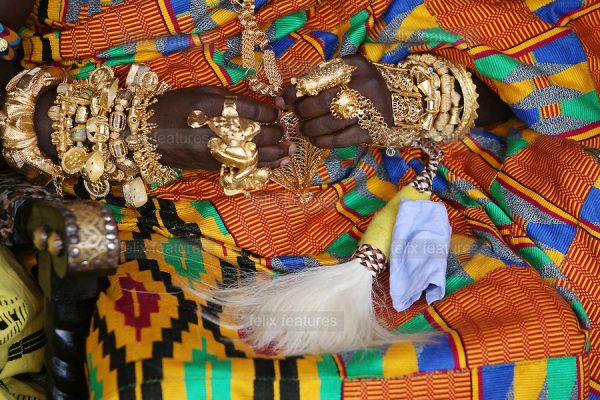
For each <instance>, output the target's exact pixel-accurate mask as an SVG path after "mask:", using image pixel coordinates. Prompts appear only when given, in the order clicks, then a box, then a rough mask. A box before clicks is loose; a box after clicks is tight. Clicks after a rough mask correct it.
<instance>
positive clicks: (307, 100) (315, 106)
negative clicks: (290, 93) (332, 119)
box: [294, 88, 340, 119]
mask: <svg viewBox="0 0 600 400" xmlns="http://www.w3.org/2000/svg"><path fill="white" fill-rule="evenodd" d="M339 91H340V89H339V88H333V89H328V90H325V91H323V92H321V93H319V94H318V95H316V96H307V97H303V98H301V99H300V100H298V102H297V103H296V105H295V107H294V110H295V111H296V114H297V115H298V116H299V117H300V118H301V119H312V118H316V117H319V116H321V115H325V114H329V107H330V105H331V101H332V100H333V98H334V97H335V96H336V94H337V93H338V92H339Z"/></svg>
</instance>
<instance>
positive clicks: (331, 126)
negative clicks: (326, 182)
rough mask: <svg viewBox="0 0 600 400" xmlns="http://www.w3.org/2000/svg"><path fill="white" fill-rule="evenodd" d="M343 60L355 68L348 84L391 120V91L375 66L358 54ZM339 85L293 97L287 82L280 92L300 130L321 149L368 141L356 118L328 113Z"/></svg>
mask: <svg viewBox="0 0 600 400" xmlns="http://www.w3.org/2000/svg"><path fill="white" fill-rule="evenodd" d="M343 59H344V61H345V62H346V63H348V64H350V65H353V66H355V67H357V69H356V70H355V71H354V72H353V74H352V80H351V81H350V84H349V85H348V86H349V87H350V88H351V89H355V90H358V91H359V92H360V93H361V94H362V95H363V96H365V97H367V98H369V99H371V101H372V102H373V104H374V105H375V107H376V108H377V110H378V111H379V112H380V113H381V115H383V117H384V119H385V121H386V122H387V123H388V124H390V125H391V124H392V123H393V114H392V101H391V95H390V92H389V90H388V88H387V86H386V84H385V81H384V80H383V78H382V77H381V74H380V73H379V71H377V68H375V66H374V65H373V64H371V62H369V61H368V60H367V59H366V58H365V57H363V56H361V55H358V54H356V55H351V56H346V57H343ZM339 91H340V89H339V88H333V89H328V90H325V91H323V92H321V93H319V94H318V95H316V96H305V97H301V98H297V97H296V86H295V85H290V86H288V87H287V88H286V90H285V91H284V94H283V99H284V101H285V103H286V106H288V107H290V106H291V107H292V108H293V110H294V112H295V113H296V115H298V117H299V118H300V119H301V120H302V122H301V123H300V127H299V128H300V132H301V133H302V134H303V135H304V136H306V137H307V138H308V139H309V140H310V142H311V143H312V144H314V145H315V146H317V147H320V148H326V149H331V148H340V147H347V146H352V145H357V144H365V143H369V142H370V141H371V139H370V137H369V133H368V132H367V131H366V130H364V129H362V128H361V127H360V126H358V120H357V119H356V118H353V119H348V120H342V119H337V118H335V117H333V116H332V115H331V112H330V111H329V106H330V104H331V101H332V100H333V98H334V97H335V95H336V94H337V93H338V92H339Z"/></svg>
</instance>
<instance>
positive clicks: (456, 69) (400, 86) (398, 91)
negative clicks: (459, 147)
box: [375, 54, 478, 143]
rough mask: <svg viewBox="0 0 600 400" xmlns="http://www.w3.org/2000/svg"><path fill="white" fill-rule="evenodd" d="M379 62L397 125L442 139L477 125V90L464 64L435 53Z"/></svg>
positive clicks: (461, 133)
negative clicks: (398, 60) (394, 62)
mask: <svg viewBox="0 0 600 400" xmlns="http://www.w3.org/2000/svg"><path fill="white" fill-rule="evenodd" d="M375 66H376V67H377V68H378V70H379V72H380V73H381V75H382V77H383V78H384V80H385V82H386V85H387V87H388V89H389V90H390V92H391V96H392V109H393V112H394V125H395V126H396V127H400V128H403V129H410V130H418V131H421V132H422V133H421V134H420V137H421V138H423V139H431V140H433V141H434V142H437V143H440V142H448V141H451V140H454V139H457V138H459V137H460V136H462V135H464V134H466V133H467V132H468V130H469V128H471V127H472V126H473V123H474V121H475V119H476V118H477V107H478V103H477V92H476V87H475V85H474V83H473V79H472V78H471V74H470V73H469V72H468V71H467V69H466V68H465V67H464V66H462V65H459V64H455V63H453V62H451V61H449V60H446V59H444V58H442V57H438V56H435V55H433V54H413V55H410V56H408V57H407V58H406V60H404V61H402V62H400V63H398V65H397V66H393V65H390V64H375ZM455 82H456V83H458V88H457V87H455V86H456V85H455ZM457 89H459V90H457Z"/></svg>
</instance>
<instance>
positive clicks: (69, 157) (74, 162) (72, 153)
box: [61, 147, 88, 175]
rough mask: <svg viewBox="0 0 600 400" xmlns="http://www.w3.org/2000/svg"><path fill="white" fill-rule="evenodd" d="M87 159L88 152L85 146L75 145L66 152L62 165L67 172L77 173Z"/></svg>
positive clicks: (70, 173)
mask: <svg viewBox="0 0 600 400" xmlns="http://www.w3.org/2000/svg"><path fill="white" fill-rule="evenodd" d="M87 159H88V153H87V150H86V149H85V148H83V147H73V148H71V149H69V151H67V152H66V153H65V155H64V157H63V159H62V162H61V166H62V169H63V171H65V173H67V174H69V175H75V174H77V173H79V172H80V171H81V169H82V168H83V167H84V165H85V162H86V161H87Z"/></svg>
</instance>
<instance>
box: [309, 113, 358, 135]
mask: <svg viewBox="0 0 600 400" xmlns="http://www.w3.org/2000/svg"><path fill="white" fill-rule="evenodd" d="M356 123H357V119H356V118H352V119H338V118H335V117H334V116H333V115H331V114H325V115H321V116H319V117H316V118H313V119H309V120H307V121H302V122H300V132H301V133H302V134H303V135H304V136H308V137H314V136H321V135H330V134H332V133H335V132H337V131H341V130H343V129H345V128H349V127H351V126H352V125H355V124H356Z"/></svg>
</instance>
